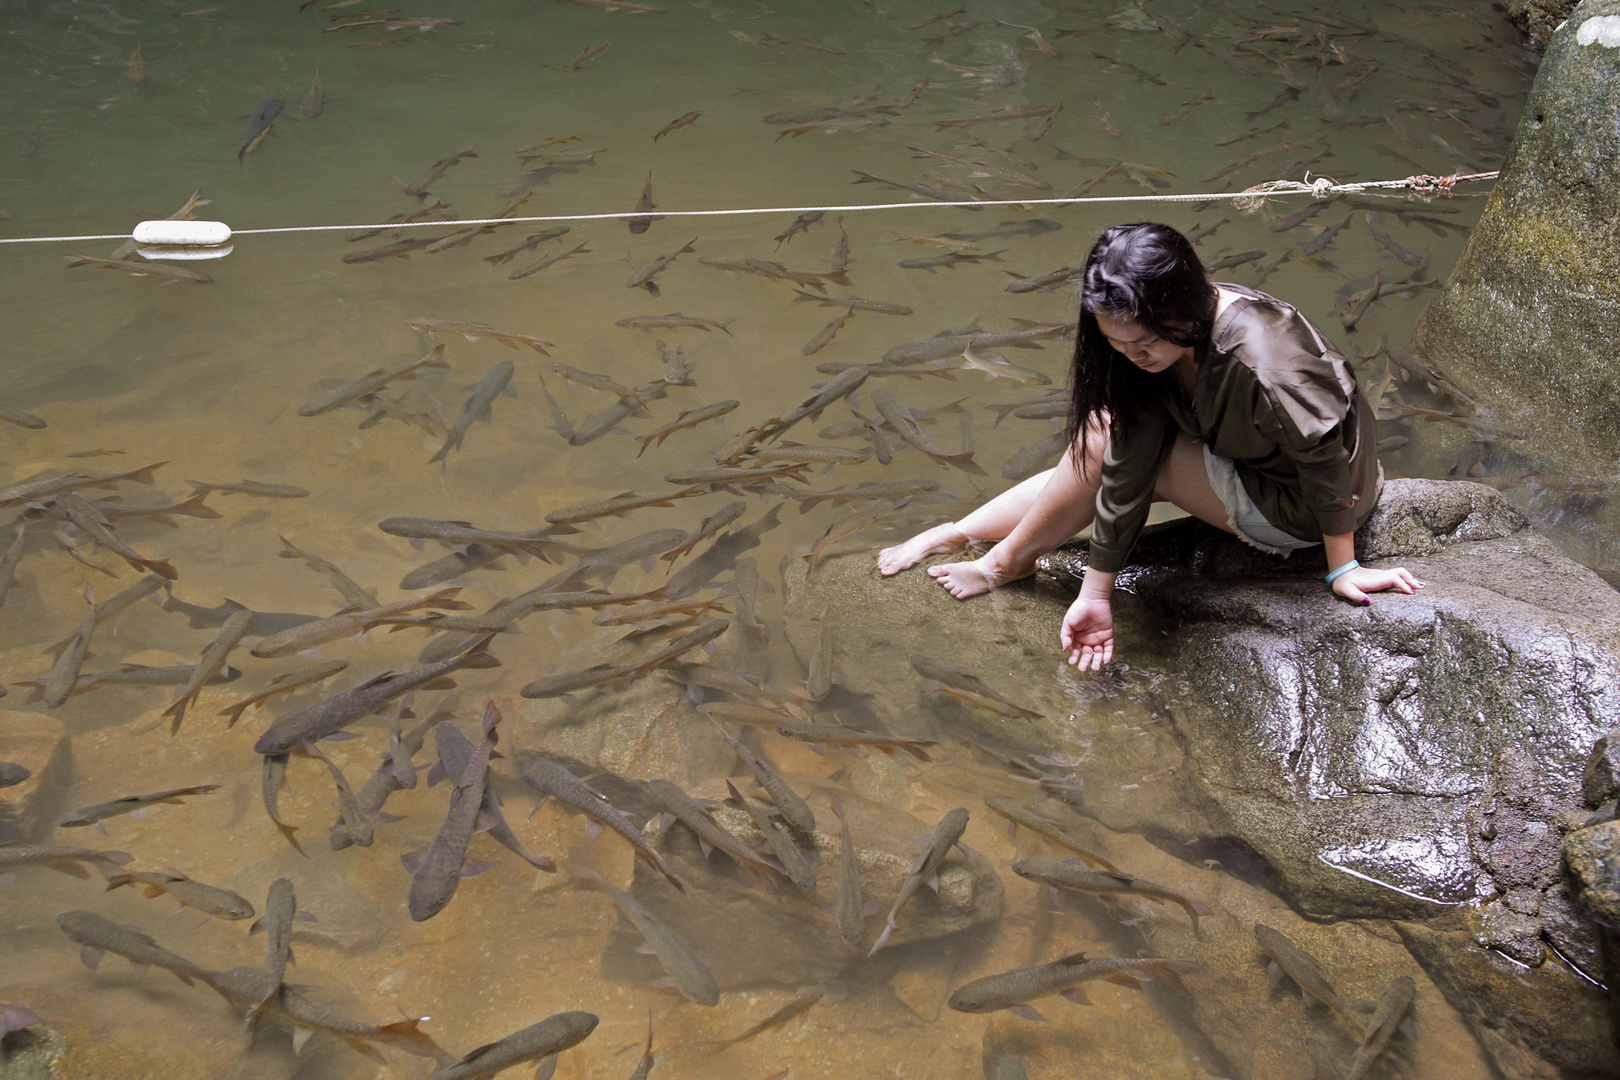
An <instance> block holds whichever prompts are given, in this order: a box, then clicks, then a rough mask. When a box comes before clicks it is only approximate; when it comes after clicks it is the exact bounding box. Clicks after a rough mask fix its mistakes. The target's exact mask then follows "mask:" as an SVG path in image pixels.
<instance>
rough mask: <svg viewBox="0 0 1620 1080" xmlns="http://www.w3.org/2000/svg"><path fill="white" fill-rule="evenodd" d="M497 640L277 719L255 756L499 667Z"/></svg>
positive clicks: (375, 680) (289, 747)
mask: <svg viewBox="0 0 1620 1080" xmlns="http://www.w3.org/2000/svg"><path fill="white" fill-rule="evenodd" d="M494 636H495V635H493V634H487V635H485V636H484V637H481V638H479V639H478V640H477V641H475V642H474V643H473V644H471V645H469V646H468V647H467V648H465V649H463V650H462V651H461V652H459V653H457V654H455V655H454V656H451V657H449V658H447V659H444V660H440V661H438V662H437V663H433V664H426V665H424V666H422V667H419V668H415V669H413V670H411V671H406V672H402V673H400V674H398V675H395V674H393V673H392V672H385V673H383V674H381V675H378V676H377V677H375V678H373V679H369V680H367V681H366V682H363V683H361V684H360V685H359V686H355V687H352V688H350V689H348V690H344V691H343V692H341V693H338V694H334V695H332V696H331V697H329V698H326V699H324V700H322V701H319V702H316V703H315V704H314V705H311V706H309V707H308V708H306V709H300V710H299V711H298V712H295V713H290V714H288V715H286V716H280V717H277V718H276V720H275V722H274V723H272V724H271V725H270V727H269V728H267V729H266V730H265V732H264V734H263V735H261V736H259V740H258V741H257V742H256V743H254V744H253V752H254V753H256V754H263V755H266V756H269V755H274V754H285V753H288V752H289V751H291V750H294V749H296V748H298V747H300V746H303V745H304V744H305V743H310V742H315V741H316V740H318V739H322V738H325V737H326V736H327V735H331V734H333V733H334V732H338V731H341V730H343V729H344V728H345V727H347V726H348V725H349V724H351V723H353V722H354V721H356V720H358V719H360V718H361V717H363V716H369V715H370V714H371V713H373V712H375V711H376V710H377V709H379V708H381V707H382V706H383V705H384V704H386V703H387V702H389V701H392V700H393V699H394V698H396V697H399V696H400V695H402V694H404V693H406V692H407V691H409V690H414V689H417V688H418V687H422V686H428V685H429V684H431V683H433V682H434V681H435V680H438V679H442V678H444V677H445V676H447V675H449V674H450V673H451V672H453V671H458V670H460V669H461V668H464V667H465V668H487V667H499V666H500V661H499V660H496V659H495V657H494V656H492V655H490V653H489V651H488V646H489V642H490V641H491V639H493V638H494Z"/></svg>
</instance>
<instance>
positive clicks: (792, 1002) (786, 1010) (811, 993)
mask: <svg viewBox="0 0 1620 1080" xmlns="http://www.w3.org/2000/svg"><path fill="white" fill-rule="evenodd" d="M826 994H827V988H826V987H824V986H812V987H811V988H810V989H808V990H805V991H802V992H801V993H799V994H796V995H795V996H793V997H792V998H790V999H788V1001H787V1002H785V1003H784V1004H783V1005H781V1006H780V1007H778V1008H777V1009H776V1011H775V1012H773V1013H771V1015H769V1016H767V1017H766V1018H765V1019H763V1020H761V1021H759V1022H758V1023H757V1024H753V1025H751V1026H750V1027H749V1028H748V1030H747V1031H744V1032H743V1033H742V1034H741V1035H734V1036H732V1037H731V1038H729V1039H725V1040H723V1041H722V1042H720V1043H719V1044H718V1046H717V1047H716V1049H720V1050H724V1049H725V1048H726V1047H728V1046H736V1045H737V1044H738V1043H744V1042H747V1041H748V1040H749V1039H752V1038H754V1037H755V1036H758V1035H762V1034H764V1033H765V1032H767V1031H769V1030H770V1029H771V1028H774V1027H781V1026H782V1025H783V1024H785V1023H787V1022H788V1021H789V1020H792V1019H793V1018H794V1017H797V1016H803V1015H804V1014H805V1013H807V1012H809V1011H810V1010H811V1009H812V1008H814V1007H815V1005H816V1003H817V1002H819V1001H820V1000H821V999H822V998H823V997H825V996H826Z"/></svg>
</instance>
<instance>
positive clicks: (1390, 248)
mask: <svg viewBox="0 0 1620 1080" xmlns="http://www.w3.org/2000/svg"><path fill="white" fill-rule="evenodd" d="M1366 218H1367V231H1368V232H1370V233H1372V237H1373V239H1374V240H1376V241H1378V243H1379V246H1381V247H1382V248H1383V249H1384V250H1385V251H1387V252H1389V253H1390V254H1391V255H1393V256H1395V257H1396V258H1397V259H1399V260H1400V261H1401V262H1403V263H1405V264H1406V265H1407V266H1422V265H1423V264H1424V263H1426V262H1428V261H1429V260H1428V258H1427V257H1425V256H1423V255H1419V254H1418V253H1417V252H1415V251H1413V250H1412V249H1410V248H1407V247H1403V246H1402V245H1401V244H1399V243H1397V242H1396V240H1395V238H1394V237H1393V236H1391V235H1389V234H1388V233H1387V232H1385V231H1384V230H1382V229H1380V228H1379V227H1378V221H1377V218H1376V216H1375V215H1373V214H1372V213H1370V212H1369V213H1368V214H1367V215H1366Z"/></svg>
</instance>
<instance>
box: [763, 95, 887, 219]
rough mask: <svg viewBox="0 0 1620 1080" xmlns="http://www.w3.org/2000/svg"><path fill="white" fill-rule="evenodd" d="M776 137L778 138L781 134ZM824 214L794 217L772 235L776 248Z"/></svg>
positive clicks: (809, 211) (805, 214)
mask: <svg viewBox="0 0 1620 1080" xmlns="http://www.w3.org/2000/svg"><path fill="white" fill-rule="evenodd" d="M884 123H887V121H884ZM777 137H778V138H780V137H781V136H777ZM825 216H826V214H825V212H824V211H821V210H807V211H805V212H804V213H802V214H800V215H799V216H798V217H796V218H794V219H793V221H792V222H791V223H789V225H788V227H787V228H786V229H783V230H782V231H781V232H780V233H778V234H777V235H776V236H775V237H773V239H774V240H775V241H776V247H777V250H781V248H782V245H783V244H785V243H787V242H788V241H789V240H792V239H793V238H794V236H796V235H798V234H799V233H802V232H809V231H810V226H812V225H814V224H816V223H817V222H819V221H820V220H821V219H822V218H823V217H825Z"/></svg>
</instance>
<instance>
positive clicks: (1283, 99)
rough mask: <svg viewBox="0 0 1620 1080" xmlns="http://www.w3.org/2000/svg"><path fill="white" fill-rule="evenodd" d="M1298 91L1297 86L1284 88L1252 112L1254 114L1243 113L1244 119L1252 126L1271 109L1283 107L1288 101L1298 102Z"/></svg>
mask: <svg viewBox="0 0 1620 1080" xmlns="http://www.w3.org/2000/svg"><path fill="white" fill-rule="evenodd" d="M1299 90H1300V88H1299V87H1297V86H1289V87H1285V88H1284V89H1283V90H1282V92H1281V93H1279V94H1278V95H1277V96H1276V97H1274V98H1272V99H1271V100H1270V101H1268V102H1267V103H1266V104H1264V105H1262V106H1261V107H1260V108H1258V109H1256V110H1254V112H1250V113H1244V114H1243V117H1244V119H1246V120H1248V121H1249V123H1251V124H1252V123H1254V122H1255V121H1256V120H1258V119H1260V117H1262V116H1264V115H1266V113H1268V112H1270V111H1271V110H1272V109H1276V108H1279V107H1281V106H1283V105H1286V104H1288V103H1289V102H1290V101H1298V100H1299Z"/></svg>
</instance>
